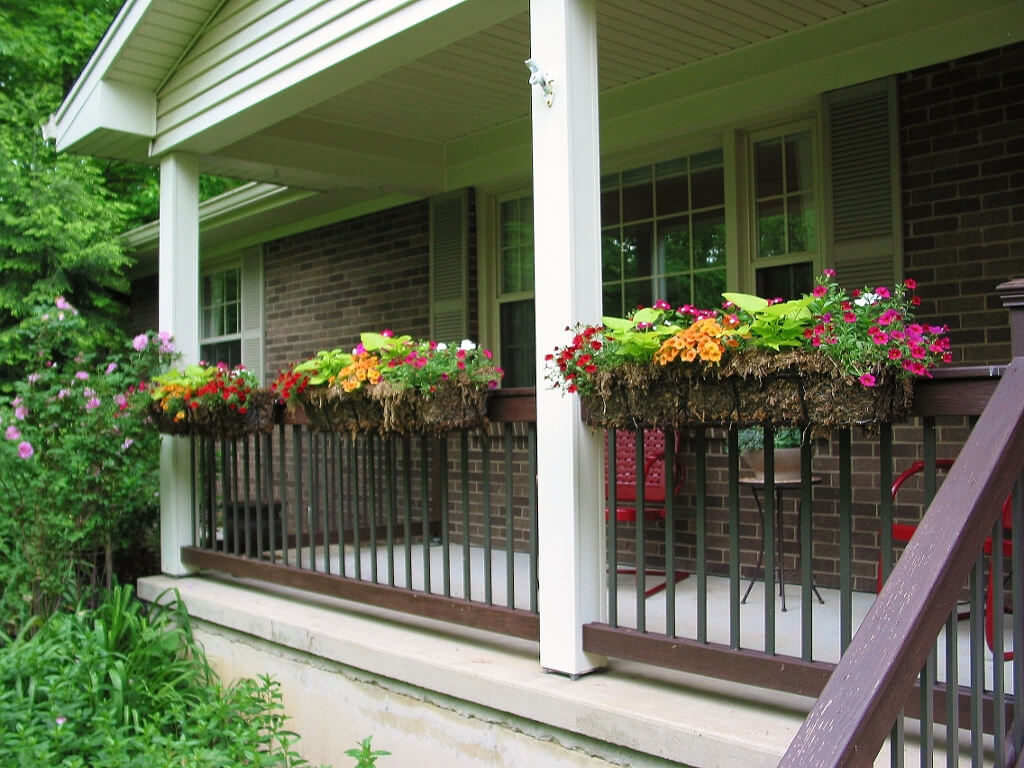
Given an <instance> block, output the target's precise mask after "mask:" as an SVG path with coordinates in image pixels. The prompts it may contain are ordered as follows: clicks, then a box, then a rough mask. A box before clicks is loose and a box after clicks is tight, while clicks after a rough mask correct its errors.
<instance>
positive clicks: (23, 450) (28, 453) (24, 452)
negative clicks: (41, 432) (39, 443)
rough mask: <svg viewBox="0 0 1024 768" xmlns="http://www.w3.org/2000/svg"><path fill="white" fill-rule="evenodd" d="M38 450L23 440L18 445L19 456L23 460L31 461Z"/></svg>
mask: <svg viewBox="0 0 1024 768" xmlns="http://www.w3.org/2000/svg"><path fill="white" fill-rule="evenodd" d="M35 452H36V449H35V448H33V447H32V443H30V442H28V441H25V440H23V441H22V442H20V443H18V455H19V456H20V457H21V458H23V459H31V458H32V457H33V456H34V455H35Z"/></svg>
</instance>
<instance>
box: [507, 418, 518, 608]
mask: <svg viewBox="0 0 1024 768" xmlns="http://www.w3.org/2000/svg"><path fill="white" fill-rule="evenodd" d="M512 439H513V432H512V425H511V424H505V600H506V602H505V605H506V606H507V607H509V608H512V607H514V606H515V604H516V591H515V589H516V571H515V567H516V564H515V548H514V547H513V539H514V538H515V535H514V527H513V517H512V501H513V494H512V491H513V487H514V485H515V482H514V478H515V472H514V471H513V465H512Z"/></svg>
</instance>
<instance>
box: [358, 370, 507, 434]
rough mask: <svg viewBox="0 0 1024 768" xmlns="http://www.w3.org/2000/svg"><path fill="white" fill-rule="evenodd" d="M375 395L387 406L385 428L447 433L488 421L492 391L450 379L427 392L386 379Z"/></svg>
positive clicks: (417, 432) (395, 431)
mask: <svg viewBox="0 0 1024 768" xmlns="http://www.w3.org/2000/svg"><path fill="white" fill-rule="evenodd" d="M371 396H372V397H373V398H374V399H376V400H378V401H379V402H380V403H381V405H382V406H383V409H384V423H383V429H384V431H385V432H393V433H396V434H403V435H404V434H435V435H443V434H447V433H449V432H454V431H457V430H462V429H476V428H478V427H482V426H484V425H486V423H487V399H488V397H489V396H490V391H489V390H487V389H484V388H482V387H481V386H480V385H477V384H472V383H467V382H453V381H449V382H445V383H443V384H440V385H438V386H437V388H436V389H435V391H434V392H430V393H424V392H420V391H419V390H418V389H415V388H406V389H398V388H396V387H393V386H392V385H390V384H389V383H387V382H382V383H381V384H378V385H377V386H376V387H374V388H373V391H372V392H371Z"/></svg>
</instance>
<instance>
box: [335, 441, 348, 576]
mask: <svg viewBox="0 0 1024 768" xmlns="http://www.w3.org/2000/svg"><path fill="white" fill-rule="evenodd" d="M345 449H346V445H345V441H344V439H343V438H342V437H341V435H334V497H335V499H336V502H335V505H334V527H335V528H337V529H338V574H339V575H340V576H345V575H346V571H347V570H348V567H347V565H346V564H345V508H346V506H347V504H346V492H347V491H348V481H347V480H346V478H345V467H346V464H345Z"/></svg>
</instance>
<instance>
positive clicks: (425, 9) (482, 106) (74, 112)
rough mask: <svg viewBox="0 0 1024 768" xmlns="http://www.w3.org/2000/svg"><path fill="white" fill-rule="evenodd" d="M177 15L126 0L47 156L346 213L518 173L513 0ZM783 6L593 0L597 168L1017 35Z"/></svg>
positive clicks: (889, 8)
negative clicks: (186, 178) (169, 171)
mask: <svg viewBox="0 0 1024 768" xmlns="http://www.w3.org/2000/svg"><path fill="white" fill-rule="evenodd" d="M177 5H178V4H176V3H174V2H173V0H129V2H128V3H126V4H125V6H124V8H123V9H122V11H121V13H120V14H119V15H118V18H117V19H116V20H115V22H114V24H112V25H111V28H110V31H109V32H108V34H107V36H106V37H105V38H104V41H103V42H102V43H101V45H100V46H99V48H98V49H97V51H96V53H95V54H94V56H93V58H92V60H91V61H90V63H89V65H88V66H87V68H86V70H85V71H84V72H83V74H82V77H81V78H80V80H79V82H78V83H76V85H75V86H74V88H73V89H72V91H71V92H70V93H69V95H68V97H67V99H66V101H65V102H64V104H62V105H61V107H60V109H59V110H58V111H57V112H56V113H55V114H54V116H53V119H52V121H51V124H50V128H49V132H50V134H51V135H52V136H53V137H54V138H55V139H56V140H57V146H58V148H59V149H61V150H66V151H71V152H76V153H82V154H91V155H96V156H103V157H112V158H118V159H124V160H131V161H143V162H155V161H156V159H157V158H158V157H159V156H162V155H164V154H166V153H168V152H188V153H190V154H195V155H197V156H198V158H199V163H200V168H201V170H202V171H204V172H208V173H215V174H219V175H226V176H232V177H236V178H244V179H250V180H255V181H261V182H265V183H270V184H276V185H279V186H292V187H299V188H303V189H309V190H316V191H332V192H342V193H343V195H344V198H345V201H346V204H349V203H352V202H354V201H356V200H372V199H374V198H378V197H380V196H382V195H388V194H399V195H409V196H414V197H426V196H429V195H431V194H435V193H438V192H442V191H445V190H451V189H457V188H461V187H465V186H484V187H486V186H489V185H490V186H495V185H502V184H508V183H509V182H510V180H517V181H519V182H522V181H525V179H527V178H528V177H529V168H530V153H531V150H530V123H529V88H528V86H527V83H526V80H527V72H526V70H525V68H524V67H523V66H522V61H523V60H524V59H526V58H527V57H529V56H530V42H529V20H528V16H527V10H528V3H527V2H526V1H525V0H520V1H519V2H515V3H493V2H487V1H486V0H462V1H461V2H459V1H457V0H432V1H431V2H426V1H425V0H421V2H414V3H401V4H394V3H381V2H369V3H358V4H349V3H343V4H327V5H326V6H325V5H321V6H318V8H319V10H318V12H317V13H316V14H313V13H307V12H303V11H300V10H298V9H297V6H296V4H290V3H286V4H275V5H274V6H273V7H271V4H269V3H263V2H259V1H257V2H254V3H251V4H250V5H249V6H247V7H246V8H245V9H243V10H242V11H240V12H238V13H235V14H233V15H231V16H229V17H226V16H225V15H224V14H223V8H222V6H223V3H222V2H217V0H203V2H198V3H190V4H189V6H188V8H189V9H190V10H189V14H188V15H189V18H187V19H181V18H177V17H175V18H174V20H173V23H171V21H169V19H170V16H171V14H170V13H169V12H170V10H171V9H173V8H176V7H177ZM264 6H266V7H264ZM790 6H792V7H790ZM787 8H788V9H789V10H788V11H787V12H786V14H785V15H784V14H782V13H781V11H778V10H776V9H767V8H766V9H763V12H759V14H758V15H757V16H754V15H751V14H750V11H749V5H748V4H745V3H738V2H737V3H736V4H735V7H734V6H733V4H731V3H728V2H726V3H720V4H716V5H715V7H714V8H710V9H709V8H708V7H707V4H697V3H685V2H683V3H678V2H668V1H667V0H643V2H637V1H636V0H600V2H598V3H597V13H598V38H599V46H600V51H601V55H600V57H599V72H598V81H599V90H600V93H601V103H600V112H601V116H602V118H601V119H602V123H601V136H602V138H601V151H602V163H603V164H604V163H605V162H606V161H607V162H609V163H611V164H614V162H615V157H616V156H617V155H625V154H626V153H629V152H630V151H632V150H633V149H635V148H636V147H638V146H643V145H651V144H657V143H659V142H664V141H668V140H670V139H671V138H672V137H674V136H679V135H680V134H685V133H692V132H698V131H716V130H722V129H723V128H726V127H727V126H728V125H729V124H730V121H733V120H735V119H737V118H738V117H740V116H744V117H750V116H751V115H757V114H768V113H770V112H772V111H774V110H778V109H780V108H783V107H785V106H787V105H791V104H796V103H800V102H801V101H804V100H807V99H813V98H816V97H817V96H818V95H819V94H821V93H822V92H825V91H828V90H831V89H835V88H840V87H844V86H847V85H851V84H854V83H857V82H864V81H866V80H870V79H873V78H877V77H882V76H885V75H888V74H892V73H895V72H903V71H908V70H911V69H914V68H918V67H922V66H927V65H930V64H933V63H937V62H940V61H944V60H948V59H950V58H955V57H959V56H964V55H969V54H972V53H975V52H978V51H982V50H986V49H989V48H993V47H997V46H1000V45H1004V44H1007V43H1008V42H1013V41H1014V38H1013V35H1012V30H1015V29H1021V28H1024V8H1022V6H1021V4H1020V3H1017V2H1014V1H1013V0H977V2H972V3H969V4H968V3H962V2H953V1H951V0H940V1H936V0H858V1H857V2H850V3H842V4H839V3H833V4H830V6H829V7H828V8H826V7H825V6H824V5H823V4H820V3H811V2H806V3H804V2H796V3H791V4H790V5H789V6H787ZM744 9H746V10H744ZM180 15H181V13H180V12H178V16H180ZM1008 31H1009V32H1008ZM243 63H244V66H243Z"/></svg>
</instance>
